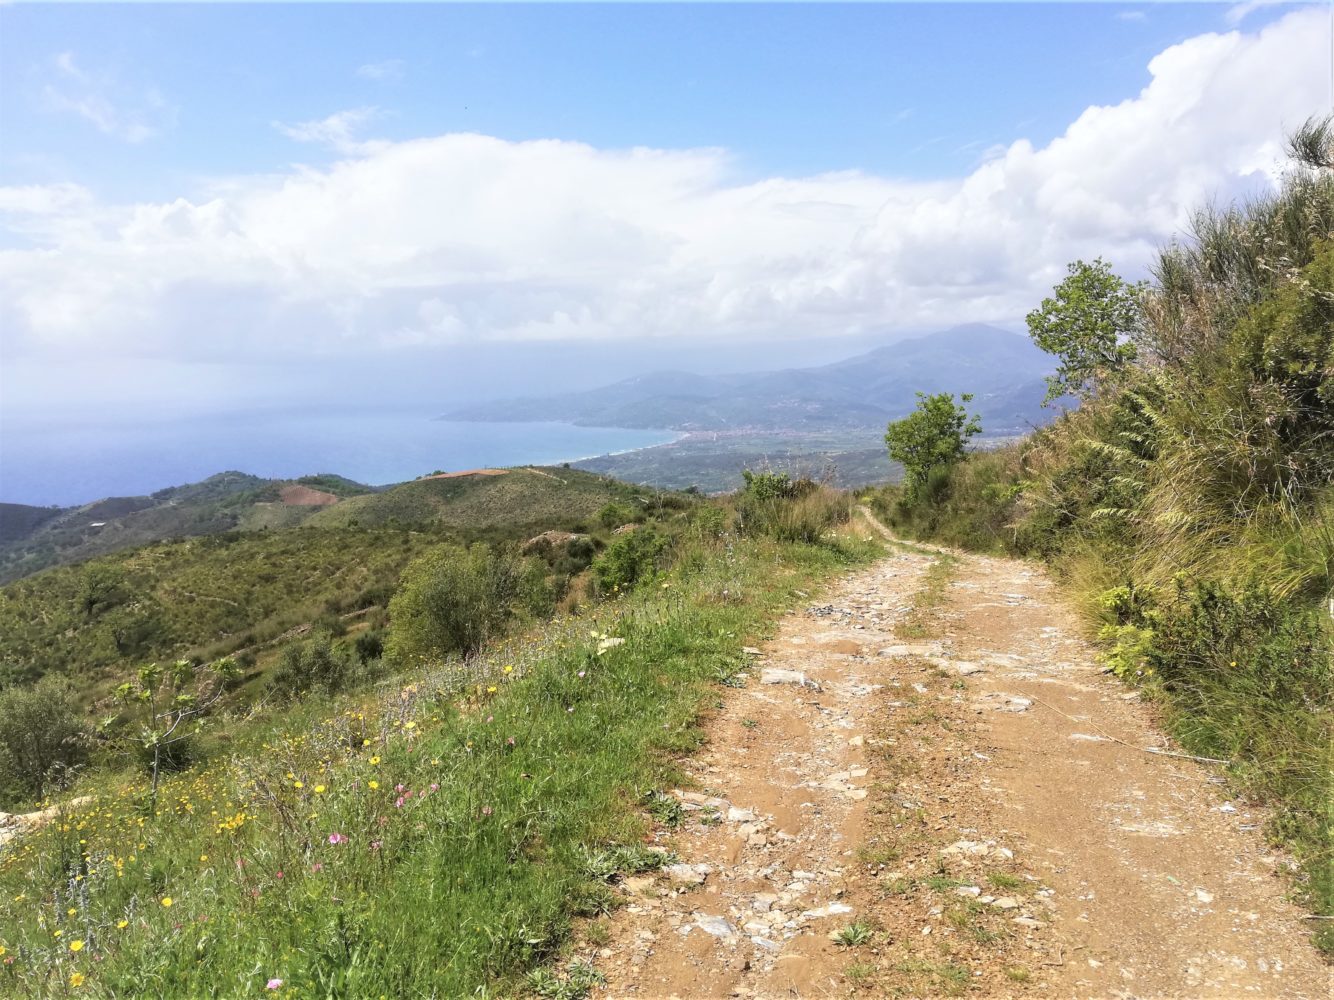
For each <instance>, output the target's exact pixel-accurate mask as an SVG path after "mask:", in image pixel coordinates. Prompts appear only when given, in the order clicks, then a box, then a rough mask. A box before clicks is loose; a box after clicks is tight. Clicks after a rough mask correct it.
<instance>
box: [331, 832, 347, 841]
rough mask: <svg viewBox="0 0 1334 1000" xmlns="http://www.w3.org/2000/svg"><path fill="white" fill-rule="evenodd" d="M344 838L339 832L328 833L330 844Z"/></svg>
mask: <svg viewBox="0 0 1334 1000" xmlns="http://www.w3.org/2000/svg"><path fill="white" fill-rule="evenodd" d="M345 840H347V838H346V837H344V836H343V835H342V834H341V833H331V834H329V843H331V844H341V843H342V842H343V841H345Z"/></svg>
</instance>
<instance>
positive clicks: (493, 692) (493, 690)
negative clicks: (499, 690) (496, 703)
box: [486, 684, 496, 694]
mask: <svg viewBox="0 0 1334 1000" xmlns="http://www.w3.org/2000/svg"><path fill="white" fill-rule="evenodd" d="M486 693H487V694H495V693H496V686H495V685H494V684H492V685H491V686H490V687H488V688H487V689H486Z"/></svg>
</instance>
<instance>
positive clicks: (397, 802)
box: [394, 795, 403, 809]
mask: <svg viewBox="0 0 1334 1000" xmlns="http://www.w3.org/2000/svg"><path fill="white" fill-rule="evenodd" d="M394 808H395V809H402V808H403V796H401V795H400V796H399V797H398V798H396V799H395V800H394Z"/></svg>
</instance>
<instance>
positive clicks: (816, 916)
mask: <svg viewBox="0 0 1334 1000" xmlns="http://www.w3.org/2000/svg"><path fill="white" fill-rule="evenodd" d="M851 912H852V907H851V906H849V905H848V904H847V903H828V904H826V905H824V906H820V907H816V908H815V909H814V910H805V911H803V912H802V914H801V915H802V917H804V918H805V919H807V920H821V919H823V918H825V917H836V916H838V915H839V914H840V913H851Z"/></svg>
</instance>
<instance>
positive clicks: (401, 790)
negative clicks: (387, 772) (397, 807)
mask: <svg viewBox="0 0 1334 1000" xmlns="http://www.w3.org/2000/svg"><path fill="white" fill-rule="evenodd" d="M394 791H396V792H398V794H399V795H402V794H403V793H404V792H405V791H407V789H406V788H404V787H403V786H402V785H395V786H394Z"/></svg>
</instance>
